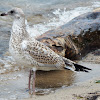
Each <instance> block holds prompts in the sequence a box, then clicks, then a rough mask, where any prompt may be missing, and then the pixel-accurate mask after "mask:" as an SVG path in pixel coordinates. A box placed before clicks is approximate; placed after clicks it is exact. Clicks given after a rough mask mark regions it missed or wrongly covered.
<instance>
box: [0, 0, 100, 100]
mask: <svg viewBox="0 0 100 100" xmlns="http://www.w3.org/2000/svg"><path fill="white" fill-rule="evenodd" d="M13 7H20V8H22V9H23V11H24V12H25V15H26V25H27V31H28V32H29V33H30V35H31V36H32V37H37V36H39V35H41V34H43V33H45V32H46V31H48V30H51V29H55V28H57V27H59V26H61V25H63V24H66V23H68V22H69V21H70V20H72V19H73V18H75V17H77V16H79V15H81V14H84V13H86V12H91V11H93V10H94V9H96V8H98V7H100V1H99V0H96V1H95V0H88V1H87V0H0V13H2V12H6V11H8V10H10V9H12V8H13ZM12 21H13V20H12V19H11V18H10V17H0V100H1V99H2V100H6V99H8V100H9V99H18V98H28V97H29V95H28V92H27V86H28V83H27V82H28V73H29V69H27V70H26V69H24V68H23V66H18V65H17V64H16V62H15V61H14V59H13V58H12V57H11V56H10V54H9V51H8V47H9V38H10V31H11V26H12ZM82 64H83V65H86V66H87V67H89V66H91V64H87V63H82ZM92 65H93V64H92ZM93 66H94V65H93ZM93 66H92V67H91V68H92V69H93V68H94V67H93ZM95 66H97V67H96V68H94V70H95V71H94V72H91V73H90V74H85V76H86V77H87V76H89V77H87V79H90V78H91V77H93V75H94V77H96V76H99V75H100V74H99V72H98V71H99V70H98V69H99V65H98V64H97V65H96V64H95ZM96 70H98V71H96ZM50 73H51V72H49V73H48V72H45V73H44V72H38V74H37V82H36V84H37V89H36V91H40V92H41V91H42V92H41V93H44V94H45V93H49V92H50V91H52V89H51V88H53V89H54V88H58V87H62V86H70V85H72V84H73V83H75V82H78V81H83V80H85V79H84V78H83V79H82V77H81V76H84V75H83V74H82V73H81V74H80V73H78V74H77V75H78V76H77V75H76V73H73V72H70V71H67V72H66V71H64V72H62V71H57V72H52V75H53V76H52V75H51V74H50ZM62 74H63V75H62ZM61 75H62V76H61ZM40 76H41V77H40ZM45 76H47V77H45ZM59 76H60V77H59ZM52 77H54V78H53V79H52ZM55 80H56V82H54V81H55ZM21 84H22V85H21ZM41 84H42V85H41ZM48 88H49V89H48ZM41 89H43V90H41ZM20 94H21V95H20Z"/></svg>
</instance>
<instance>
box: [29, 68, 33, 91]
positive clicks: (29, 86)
mask: <svg viewBox="0 0 100 100" xmlns="http://www.w3.org/2000/svg"><path fill="white" fill-rule="evenodd" d="M31 74H32V70H30V73H29V82H28V88H29V91H30V89H31V88H30V86H31Z"/></svg>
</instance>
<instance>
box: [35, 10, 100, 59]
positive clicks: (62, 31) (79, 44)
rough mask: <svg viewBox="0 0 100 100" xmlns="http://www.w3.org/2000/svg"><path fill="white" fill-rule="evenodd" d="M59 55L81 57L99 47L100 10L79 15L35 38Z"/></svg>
mask: <svg viewBox="0 0 100 100" xmlns="http://www.w3.org/2000/svg"><path fill="white" fill-rule="evenodd" d="M37 40H39V41H41V42H43V43H44V44H46V45H47V46H48V47H50V48H51V49H52V50H54V51H55V52H56V53H58V54H59V55H62V56H65V57H67V58H69V59H72V60H76V59H81V58H82V57H83V56H85V55H87V53H89V52H91V51H94V50H96V49H99V48H100V12H99V11H98V12H96V11H95V12H89V13H85V14H83V15H80V16H78V17H76V18H74V19H73V20H71V21H70V22H68V23H67V24H65V25H62V26H60V27H58V28H56V29H54V30H50V31H48V32H46V33H44V34H42V35H41V36H39V37H38V38H37Z"/></svg>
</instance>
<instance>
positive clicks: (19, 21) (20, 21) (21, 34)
mask: <svg viewBox="0 0 100 100" xmlns="http://www.w3.org/2000/svg"><path fill="white" fill-rule="evenodd" d="M27 36H28V33H27V31H26V25H25V17H20V18H16V19H14V21H13V26H12V31H11V37H12V38H15V39H17V40H20V41H22V40H23V39H25V38H26V37H27Z"/></svg>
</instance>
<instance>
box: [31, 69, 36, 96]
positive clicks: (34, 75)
mask: <svg viewBox="0 0 100 100" xmlns="http://www.w3.org/2000/svg"><path fill="white" fill-rule="evenodd" d="M35 79H36V69H33V86H32V89H33V95H35Z"/></svg>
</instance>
